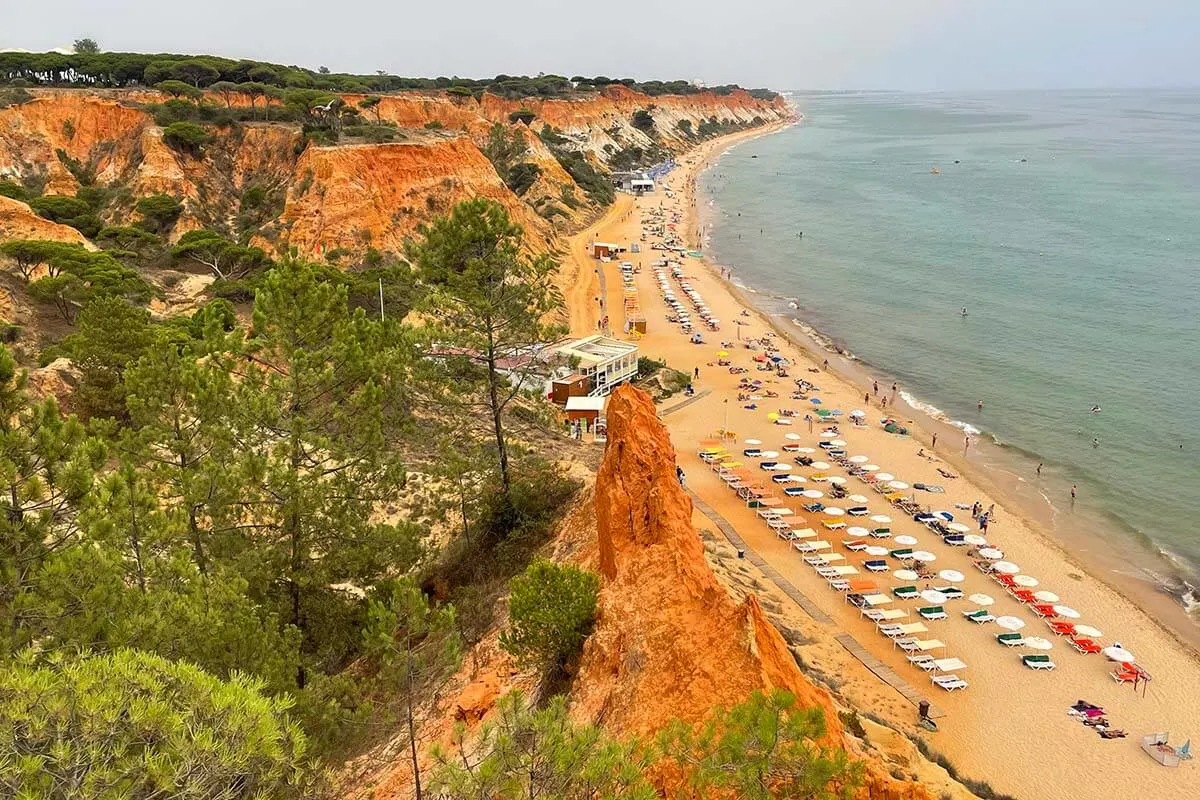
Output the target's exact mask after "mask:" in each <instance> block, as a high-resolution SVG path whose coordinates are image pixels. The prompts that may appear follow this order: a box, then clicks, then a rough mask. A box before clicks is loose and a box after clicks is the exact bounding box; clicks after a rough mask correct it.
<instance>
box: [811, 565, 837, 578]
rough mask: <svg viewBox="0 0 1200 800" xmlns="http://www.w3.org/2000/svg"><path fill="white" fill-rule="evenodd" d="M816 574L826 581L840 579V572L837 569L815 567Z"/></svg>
mask: <svg viewBox="0 0 1200 800" xmlns="http://www.w3.org/2000/svg"><path fill="white" fill-rule="evenodd" d="M816 570H817V574H818V575H820V576H821V577H822V578H825V579H826V580H828V579H829V578H840V577H841V576H842V571H841V570H840V569H838V568H837V567H817V568H816Z"/></svg>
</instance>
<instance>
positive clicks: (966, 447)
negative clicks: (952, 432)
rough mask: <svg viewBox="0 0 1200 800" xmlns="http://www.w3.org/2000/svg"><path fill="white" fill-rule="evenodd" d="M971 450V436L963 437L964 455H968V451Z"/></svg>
mask: <svg viewBox="0 0 1200 800" xmlns="http://www.w3.org/2000/svg"><path fill="white" fill-rule="evenodd" d="M970 448H971V434H969V433H968V434H967V435H965V436H963V455H964V456H965V455H966V454H967V450H969V449H970Z"/></svg>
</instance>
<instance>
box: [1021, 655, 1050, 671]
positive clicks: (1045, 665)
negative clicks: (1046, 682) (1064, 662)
mask: <svg viewBox="0 0 1200 800" xmlns="http://www.w3.org/2000/svg"><path fill="white" fill-rule="evenodd" d="M1021 663H1022V664H1024V665H1025V666H1027V667H1029V668H1030V669H1054V662H1053V661H1051V660H1050V656H1047V655H1042V654H1038V655H1023V656H1021Z"/></svg>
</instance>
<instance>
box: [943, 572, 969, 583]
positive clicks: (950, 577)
mask: <svg viewBox="0 0 1200 800" xmlns="http://www.w3.org/2000/svg"><path fill="white" fill-rule="evenodd" d="M938 577H939V578H941V579H942V580H944V581H950V582H951V583H962V582H963V581H964V580H966V576H965V575H963V574H962V573H961V572H959V571H958V570H956V569H944V570H942V571H941V572H939V573H938Z"/></svg>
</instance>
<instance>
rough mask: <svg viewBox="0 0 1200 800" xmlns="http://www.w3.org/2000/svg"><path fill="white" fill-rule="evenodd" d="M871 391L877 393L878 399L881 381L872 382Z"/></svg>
mask: <svg viewBox="0 0 1200 800" xmlns="http://www.w3.org/2000/svg"><path fill="white" fill-rule="evenodd" d="M871 391H872V392H874V393H875V396H876V397H879V381H871Z"/></svg>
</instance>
